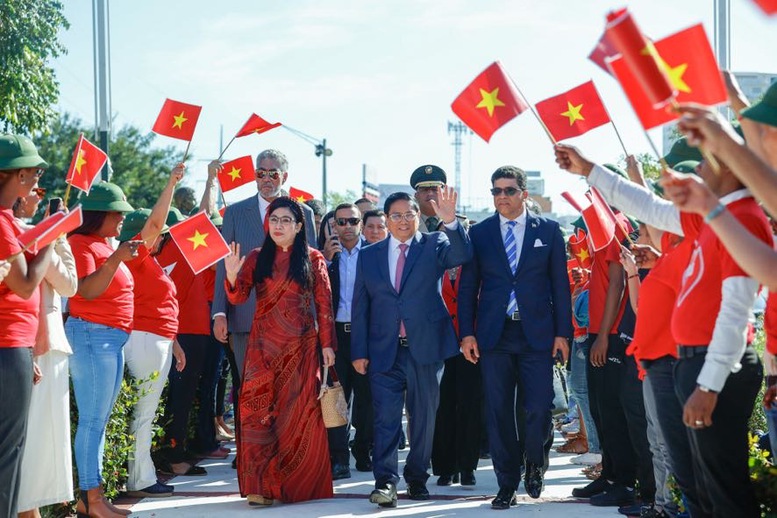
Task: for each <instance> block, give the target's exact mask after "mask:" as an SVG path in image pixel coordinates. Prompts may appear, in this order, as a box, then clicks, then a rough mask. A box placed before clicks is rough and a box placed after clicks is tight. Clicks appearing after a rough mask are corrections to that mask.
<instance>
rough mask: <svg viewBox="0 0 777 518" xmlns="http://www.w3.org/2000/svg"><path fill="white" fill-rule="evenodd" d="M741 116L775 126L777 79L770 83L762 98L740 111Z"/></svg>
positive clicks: (776, 121) (776, 117)
mask: <svg viewBox="0 0 777 518" xmlns="http://www.w3.org/2000/svg"><path fill="white" fill-rule="evenodd" d="M741 115H742V117H744V118H746V119H750V120H754V121H755V122H760V123H761V124H766V125H768V126H777V81H775V82H774V83H772V86H770V87H769V88H768V89H767V90H766V93H765V94H764V96H763V98H762V99H761V100H760V101H758V102H757V103H755V104H754V105H752V106H751V107H749V108H745V109H744V110H742V113H741Z"/></svg>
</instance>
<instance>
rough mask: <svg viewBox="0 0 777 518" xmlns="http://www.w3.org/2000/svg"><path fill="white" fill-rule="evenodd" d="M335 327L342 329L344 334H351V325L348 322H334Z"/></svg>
mask: <svg viewBox="0 0 777 518" xmlns="http://www.w3.org/2000/svg"><path fill="white" fill-rule="evenodd" d="M335 325H338V326H340V327H342V328H343V331H344V332H346V333H350V332H351V323H350V322H335Z"/></svg>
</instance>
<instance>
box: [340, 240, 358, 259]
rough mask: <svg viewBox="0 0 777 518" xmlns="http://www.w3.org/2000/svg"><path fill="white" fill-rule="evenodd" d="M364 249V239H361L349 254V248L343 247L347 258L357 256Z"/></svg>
mask: <svg viewBox="0 0 777 518" xmlns="http://www.w3.org/2000/svg"><path fill="white" fill-rule="evenodd" d="M361 249H362V239H361V237H360V238H359V239H358V240H357V241H356V244H355V245H354V247H353V248H351V251H350V252H349V251H348V249H347V248H345V247H343V252H345V255H347V256H349V257H350V256H353V255H354V254H357V253H359V252H361Z"/></svg>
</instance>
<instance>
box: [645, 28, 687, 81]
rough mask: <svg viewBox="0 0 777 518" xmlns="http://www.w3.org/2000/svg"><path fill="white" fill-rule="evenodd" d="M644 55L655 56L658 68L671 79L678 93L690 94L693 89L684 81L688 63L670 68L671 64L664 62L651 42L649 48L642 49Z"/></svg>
mask: <svg viewBox="0 0 777 518" xmlns="http://www.w3.org/2000/svg"><path fill="white" fill-rule="evenodd" d="M642 54H644V55H646V56H647V55H649V56H653V58H655V60H656V64H657V65H658V68H660V69H661V70H662V71H663V72H664V73H665V74H666V75H667V77H669V82H670V83H672V87H674V88H676V89H677V91H678V92H684V93H690V92H691V87H690V86H688V83H686V82H685V81H684V80H683V75H684V74H685V71H686V70H688V63H681V64H679V65H677V66H676V67H673V66H670V65H669V63H667V62H666V61H664V58H662V57H661V55H660V54H659V53H658V50H656V47H655V45H653V42H652V41H651V42H649V43H648V44H647V46H646V47H645V48H644V49H642Z"/></svg>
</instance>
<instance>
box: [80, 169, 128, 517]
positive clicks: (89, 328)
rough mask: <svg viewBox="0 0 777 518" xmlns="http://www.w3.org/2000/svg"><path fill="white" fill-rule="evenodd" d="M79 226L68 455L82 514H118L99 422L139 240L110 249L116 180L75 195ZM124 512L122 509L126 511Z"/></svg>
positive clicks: (118, 355)
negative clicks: (74, 409)
mask: <svg viewBox="0 0 777 518" xmlns="http://www.w3.org/2000/svg"><path fill="white" fill-rule="evenodd" d="M81 208H82V209H83V224H82V225H81V226H80V227H78V228H77V229H76V230H74V231H73V232H71V233H70V236H69V238H68V242H69V243H70V246H71V248H72V250H73V257H74V258H75V260H76V271H77V273H78V292H77V293H76V295H75V296H73V297H71V298H70V318H68V320H67V322H66V323H65V334H66V336H67V339H68V341H69V342H70V346H71V347H72V348H73V355H72V356H71V358H70V377H71V379H72V381H73V392H74V393H75V397H76V404H77V405H78V428H77V429H76V438H75V459H76V466H77V467H78V483H79V487H80V489H81V493H80V498H79V500H78V504H77V510H78V513H79V514H82V515H88V516H93V515H99V516H121V515H123V514H124V513H125V512H124V511H121V510H120V509H118V508H116V507H113V506H112V504H111V503H110V502H108V501H107V500H106V499H105V497H104V496H103V493H102V487H101V482H102V458H103V447H104V445H105V427H106V426H107V424H108V419H109V418H110V415H111V411H112V409H113V404H114V403H115V401H116V397H117V396H118V394H119V390H120V389H121V381H122V378H123V377H124V344H125V343H126V341H127V338H129V334H130V331H132V318H133V312H134V296H133V294H132V289H133V285H134V284H133V280H132V274H131V273H130V271H129V269H127V266H126V265H125V264H124V263H126V262H127V261H131V260H132V259H133V258H135V257H137V255H138V246H139V245H140V242H139V241H127V242H125V243H122V244H121V245H119V247H118V248H117V249H115V250H114V248H113V246H112V245H111V239H112V238H115V237H116V236H118V235H119V232H120V230H121V225H122V222H123V221H124V214H126V213H128V212H132V211H133V210H134V209H133V208H132V205H130V204H129V203H127V198H126V197H125V196H124V193H123V192H122V190H121V188H120V187H119V186H118V185H115V184H112V183H109V182H102V183H98V184H97V185H95V186H93V187H92V189H91V191H90V192H89V194H88V195H87V196H86V197H83V198H81ZM127 514H129V513H127Z"/></svg>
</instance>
